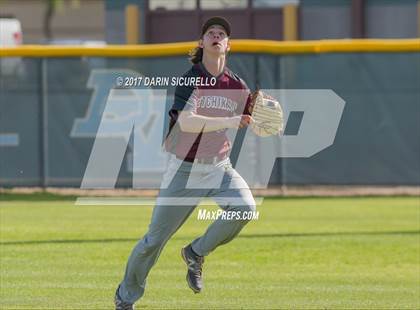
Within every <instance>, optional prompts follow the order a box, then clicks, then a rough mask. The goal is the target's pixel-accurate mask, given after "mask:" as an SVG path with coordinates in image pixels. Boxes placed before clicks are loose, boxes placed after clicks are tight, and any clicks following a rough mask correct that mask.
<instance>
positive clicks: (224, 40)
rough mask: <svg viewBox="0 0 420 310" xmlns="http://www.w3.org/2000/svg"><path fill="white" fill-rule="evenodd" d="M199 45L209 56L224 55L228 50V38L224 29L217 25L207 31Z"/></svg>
mask: <svg viewBox="0 0 420 310" xmlns="http://www.w3.org/2000/svg"><path fill="white" fill-rule="evenodd" d="M199 45H200V47H202V48H203V49H204V50H205V51H206V52H208V53H211V54H219V55H220V54H225V53H226V52H228V51H229V49H230V43H229V37H228V35H227V34H226V31H225V29H224V28H223V27H222V26H219V25H214V26H211V27H210V28H209V29H207V31H206V32H205V33H204V35H203V37H202V39H201V40H200V42H199Z"/></svg>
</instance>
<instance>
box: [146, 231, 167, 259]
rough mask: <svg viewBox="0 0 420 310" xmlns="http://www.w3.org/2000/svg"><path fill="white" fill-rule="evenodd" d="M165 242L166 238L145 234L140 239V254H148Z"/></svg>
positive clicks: (157, 249) (158, 248)
mask: <svg viewBox="0 0 420 310" xmlns="http://www.w3.org/2000/svg"><path fill="white" fill-rule="evenodd" d="M165 243H166V238H164V237H163V236H151V235H149V234H146V236H144V238H143V240H142V241H141V244H142V246H141V252H142V254H145V255H147V254H150V253H153V252H155V251H159V250H160V249H161V248H162V247H163V246H164V245H165Z"/></svg>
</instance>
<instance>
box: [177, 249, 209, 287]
mask: <svg viewBox="0 0 420 310" xmlns="http://www.w3.org/2000/svg"><path fill="white" fill-rule="evenodd" d="M181 255H182V258H183V259H184V261H185V263H186V264H187V267H188V271H187V283H188V286H189V287H190V289H192V290H193V292H194V293H200V292H201V289H202V288H203V278H202V270H203V263H204V257H203V256H199V255H196V254H195V253H194V252H193V251H192V248H191V244H189V245H187V246H186V247H184V248H182V250H181Z"/></svg>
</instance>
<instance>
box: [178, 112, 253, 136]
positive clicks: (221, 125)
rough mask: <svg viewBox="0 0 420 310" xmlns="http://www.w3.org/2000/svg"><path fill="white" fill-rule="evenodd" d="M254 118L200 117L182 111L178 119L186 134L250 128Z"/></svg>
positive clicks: (193, 113)
mask: <svg viewBox="0 0 420 310" xmlns="http://www.w3.org/2000/svg"><path fill="white" fill-rule="evenodd" d="M251 120H252V118H251V116H249V115H238V116H233V117H208V116H203V115H198V114H196V113H195V112H194V111H182V112H181V113H180V115H179V117H178V123H179V126H180V128H181V130H182V131H185V132H195V133H200V132H211V131H217V130H220V129H227V128H234V129H237V128H242V127H245V126H248V125H249V124H250V122H251Z"/></svg>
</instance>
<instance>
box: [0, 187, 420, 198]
mask: <svg viewBox="0 0 420 310" xmlns="http://www.w3.org/2000/svg"><path fill="white" fill-rule="evenodd" d="M252 192H253V194H254V195H255V196H264V197H270V196H287V197H289V196H290V197H293V196H297V197H305V196H418V197H420V186H370V185H369V186H354V185H302V186H276V187H269V188H267V189H253V190H252ZM2 193H3V194H7V193H10V194H33V193H50V194H56V195H66V196H89V197H92V196H93V197H95V196H100V197H155V196H156V195H157V193H158V190H157V189H156V190H154V189H148V190H144V189H93V190H87V189H79V188H58V187H47V188H41V187H16V188H0V194H2Z"/></svg>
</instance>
